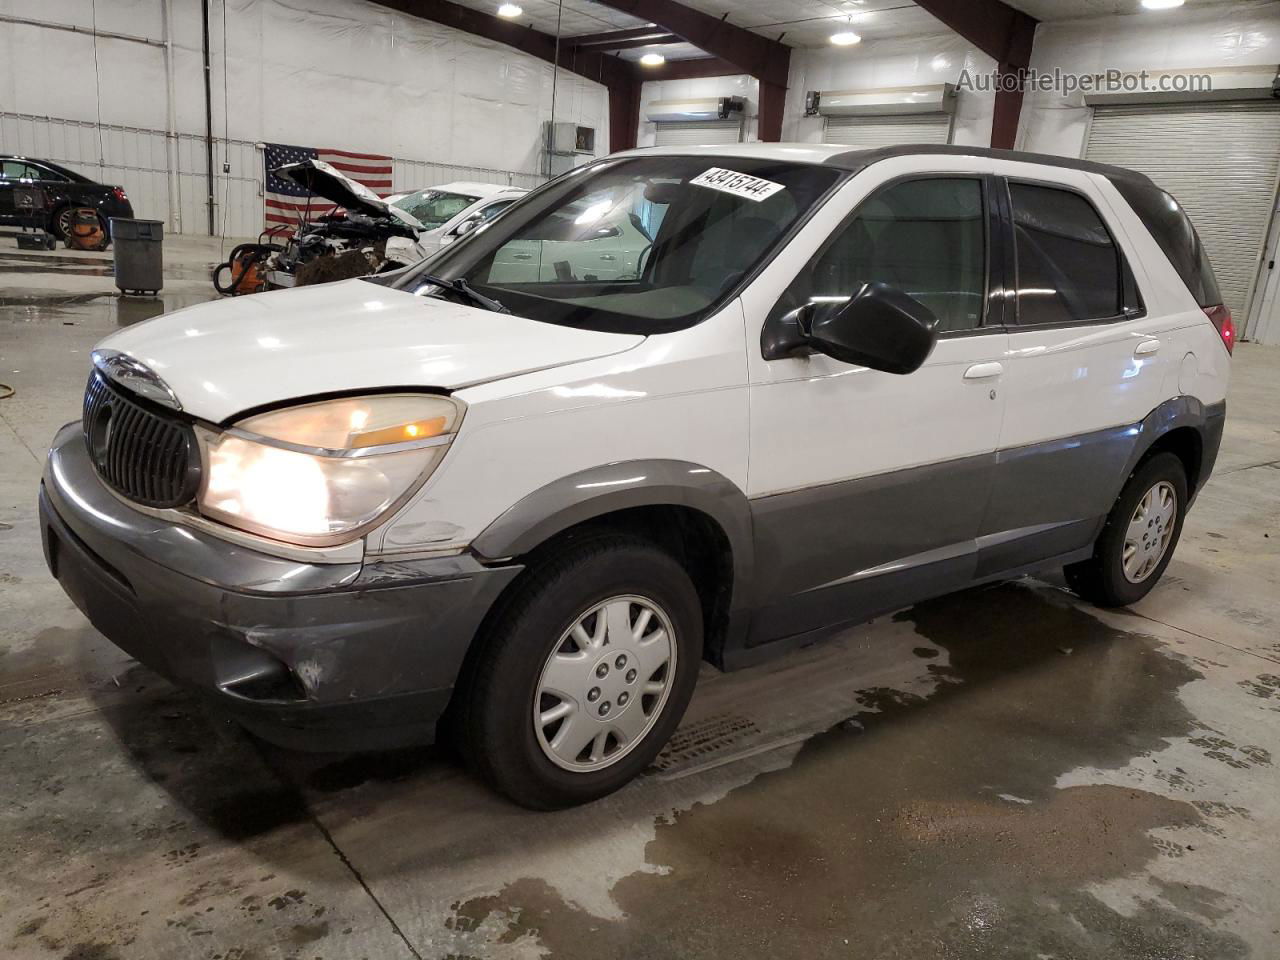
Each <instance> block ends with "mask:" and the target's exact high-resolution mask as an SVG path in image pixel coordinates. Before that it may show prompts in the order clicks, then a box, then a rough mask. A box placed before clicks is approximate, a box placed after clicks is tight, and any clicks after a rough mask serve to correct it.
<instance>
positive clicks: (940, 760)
mask: <svg viewBox="0 0 1280 960" xmlns="http://www.w3.org/2000/svg"><path fill="white" fill-rule="evenodd" d="M895 619H896V620H897V622H898V623H900V624H902V625H903V626H904V627H912V628H914V633H915V637H916V644H915V645H914V649H913V648H912V647H911V646H904V647H903V654H902V656H904V657H905V658H907V659H908V660H909V661H910V662H909V663H905V664H903V667H904V668H905V669H906V670H907V671H908V672H909V673H910V672H914V673H915V674H917V675H919V676H921V677H927V678H929V679H930V680H932V681H933V682H934V685H933V687H932V689H933V693H932V694H929V695H927V696H922V695H920V694H917V693H911V692H904V690H903V689H899V688H898V687H872V688H867V689H863V690H861V691H860V692H859V693H857V695H856V705H855V706H854V707H853V712H852V714H851V715H832V716H831V718H830V721H829V729H828V731H827V732H826V733H821V734H818V735H816V736H814V737H812V738H811V739H810V740H809V741H808V743H807V744H806V745H805V746H804V747H803V748H802V749H801V750H800V752H799V754H798V755H797V756H796V757H795V760H794V762H793V763H791V764H790V765H789V766H786V767H784V768H783V769H779V770H776V771H775V772H771V773H765V774H763V775H761V776H758V777H756V778H755V779H754V780H750V781H749V782H746V783H744V784H743V785H740V786H737V787H736V788H735V789H732V790H730V792H729V793H728V795H727V796H724V797H723V799H719V800H718V801H716V802H712V803H706V804H701V803H695V804H694V805H693V806H692V807H691V808H689V809H687V810H682V811H679V812H676V813H675V814H674V815H673V816H672V815H666V814H662V815H660V816H659V817H658V822H657V829H656V835H655V839H654V840H653V842H651V843H650V844H649V845H648V849H647V852H646V853H647V856H646V859H647V860H648V862H649V863H650V864H653V865H655V866H656V867H657V868H658V871H659V872H643V873H635V874H632V875H631V876H625V877H623V878H622V879H621V880H620V881H619V882H618V883H617V884H616V886H615V887H614V888H613V890H612V897H613V899H614V900H615V901H616V902H617V904H618V906H619V907H620V909H621V911H622V913H623V914H624V917H623V919H620V920H614V921H603V920H602V919H601V918H600V917H599V916H596V915H595V914H593V913H590V912H587V911H585V910H582V909H580V908H579V907H577V906H575V905H573V904H572V903H571V902H569V901H567V900H565V899H564V898H563V897H562V895H561V894H559V893H558V892H557V891H556V890H555V889H554V888H553V887H552V886H551V885H549V884H548V883H547V882H546V880H545V879H544V878H541V877H530V876H526V875H525V874H524V873H523V872H522V869H521V863H522V858H521V856H520V853H519V851H520V850H522V849H524V845H525V844H536V841H535V840H534V837H535V836H537V835H539V834H541V833H542V832H543V831H542V829H541V827H540V826H539V825H540V824H541V825H543V826H550V825H551V824H552V821H551V820H547V819H541V820H540V819H539V818H538V817H530V818H520V819H517V820H516V821H514V824H515V828H514V830H513V831H510V832H506V833H504V837H503V839H502V842H501V843H500V844H498V845H497V846H496V847H495V848H494V851H493V855H501V854H499V851H507V852H508V856H509V859H510V868H511V873H510V874H509V876H508V877H507V880H506V882H505V885H504V886H503V888H502V889H501V890H499V891H498V892H496V893H492V894H485V895H482V896H476V897H473V898H471V899H464V900H462V901H459V902H457V903H455V904H454V906H453V910H452V912H451V916H450V918H449V919H448V920H447V922H446V927H447V929H445V930H441V931H437V932H436V936H443V937H445V938H446V940H449V942H450V943H451V947H450V949H451V952H456V953H458V954H459V955H462V954H469V953H471V952H473V951H474V952H475V953H476V954H477V955H478V954H480V953H482V952H484V951H483V950H482V949H481V948H482V947H486V946H492V944H493V943H494V942H495V941H499V942H506V943H511V942H516V941H528V942H530V943H536V944H537V946H538V947H539V948H540V949H545V950H548V951H550V953H551V955H554V956H575V957H578V956H581V957H585V956H590V957H592V958H606V957H617V958H623V957H626V958H634V957H645V956H654V957H685V956H699V957H725V958H729V957H732V958H740V957H744V956H763V955H765V954H766V953H768V954H770V955H772V954H774V953H777V952H780V953H785V955H788V956H818V957H821V956H831V955H837V954H838V955H851V956H857V957H895V958H897V957H902V958H916V957H923V956H941V957H948V958H974V960H977V958H983V960H987V958H992V957H1010V958H1012V957H1018V958H1023V957H1033V956H1037V955H1041V956H1054V957H1064V958H1065V957H1079V958H1091V960H1092V958H1097V960H1102V958H1104V957H1105V958H1108V960H1109V958H1115V957H1140V958H1147V957H1169V958H1191V957H1209V956H1212V957H1216V958H1233V957H1243V956H1245V954H1246V951H1245V950H1244V947H1243V944H1242V943H1241V942H1240V941H1238V940H1236V939H1235V938H1234V937H1232V936H1231V935H1229V934H1225V933H1220V932H1215V931H1211V930H1210V929H1209V928H1208V926H1206V925H1201V924H1200V923H1198V922H1197V921H1196V920H1195V919H1194V918H1195V916H1203V917H1204V918H1205V919H1206V920H1208V919H1210V916H1209V913H1210V912H1211V910H1212V908H1213V905H1214V902H1215V900H1214V898H1215V896H1216V895H1215V893H1214V891H1211V890H1204V889H1196V890H1192V889H1190V888H1186V887H1180V888H1179V891H1178V895H1179V896H1181V897H1182V898H1183V899H1184V900H1185V899H1186V898H1187V897H1190V898H1191V901H1194V903H1193V904H1192V905H1193V906H1195V904H1200V906H1199V907H1197V908H1196V909H1183V910H1181V911H1180V912H1174V911H1171V910H1169V909H1168V908H1167V906H1166V905H1163V904H1158V903H1156V902H1154V901H1152V902H1148V903H1145V904H1143V906H1142V908H1141V910H1140V911H1139V912H1138V913H1137V914H1136V915H1133V916H1123V915H1121V914H1119V913H1116V912H1115V911H1113V910H1112V909H1110V908H1108V907H1107V906H1105V905H1104V904H1103V903H1102V902H1100V901H1099V900H1097V899H1095V898H1094V897H1092V896H1091V895H1089V894H1088V893H1086V892H1083V891H1084V890H1086V889H1087V888H1088V886H1089V885H1090V884H1093V883H1099V882H1103V881H1106V880H1109V879H1113V878H1116V877H1120V876H1124V875H1127V874H1131V873H1134V872H1135V871H1138V870H1140V869H1141V868H1142V867H1143V866H1144V865H1145V864H1147V863H1148V862H1149V861H1150V860H1151V859H1153V858H1154V857H1155V856H1156V855H1157V854H1158V853H1159V852H1160V849H1159V846H1158V843H1159V841H1157V840H1155V839H1154V838H1153V836H1152V834H1151V831H1152V830H1153V829H1156V828H1161V827H1196V826H1198V825H1200V824H1201V823H1202V814H1201V812H1200V811H1199V810H1198V809H1197V808H1196V807H1195V806H1193V805H1192V804H1190V803H1186V802H1181V801H1177V800H1171V799H1168V798H1166V797H1162V796H1159V795H1156V794H1153V793H1148V792H1145V791H1142V790H1137V789H1132V788H1128V787H1118V786H1108V785H1092V786H1076V787H1069V788H1066V789H1058V788H1057V787H1056V786H1055V783H1056V781H1057V778H1058V777H1059V776H1060V775H1062V774H1064V773H1066V772H1068V771H1071V770H1073V769H1077V768H1080V767H1082V766H1088V767H1093V768H1102V769H1107V768H1117V767H1121V766H1123V765H1125V764H1127V763H1128V762H1130V761H1131V760H1132V759H1133V758H1134V757H1138V756H1142V755H1144V754H1146V753H1148V752H1150V751H1154V750H1155V749H1157V748H1159V747H1160V746H1161V745H1163V744H1164V743H1166V742H1167V740H1168V738H1173V737H1186V736H1190V735H1192V734H1193V733H1194V731H1195V730H1196V729H1197V724H1196V722H1195V720H1194V718H1193V717H1192V716H1191V715H1190V714H1189V713H1188V711H1187V710H1186V708H1185V707H1184V706H1183V704H1182V703H1181V701H1180V700H1179V697H1178V690H1179V688H1181V687H1182V686H1183V685H1185V684H1187V683H1189V682H1191V681H1192V680H1195V679H1197V678H1198V677H1199V676H1200V674H1199V673H1198V672H1197V671H1196V670H1195V669H1194V668H1193V667H1191V666H1189V665H1187V664H1186V663H1184V662H1183V661H1182V660H1180V659H1176V658H1173V657H1170V656H1169V655H1168V654H1167V653H1166V652H1162V650H1161V647H1160V644H1158V643H1157V642H1155V641H1154V640H1151V639H1150V638H1147V637H1144V636H1142V635H1141V634H1137V633H1127V632H1123V631H1121V630H1117V629H1113V628H1111V627H1108V626H1106V625H1104V624H1103V623H1102V622H1100V621H1099V620H1098V619H1096V618H1095V617H1094V616H1092V615H1091V614H1090V613H1088V612H1085V611H1083V610H1081V609H1079V608H1078V607H1077V606H1076V605H1075V604H1074V603H1073V602H1072V601H1071V600H1070V599H1069V598H1067V597H1066V596H1065V595H1063V594H1061V593H1060V592H1058V591H1056V590H1052V589H1049V588H1044V587H1039V588H1032V587H1030V586H1027V585H1023V584H1010V585H1003V586H998V587H991V588H984V589H977V590H972V591H969V592H966V593H963V594H958V595H956V596H952V597H946V598H943V599H940V600H937V601H932V602H930V603H926V604H921V605H919V606H917V607H915V608H912V609H910V610H908V611H905V612H904V613H902V614H899V615H898V617H897V618H895ZM1029 624H1035V629H1034V630H1029V629H1028V625H1029ZM831 666H832V668H833V669H836V668H838V662H837V663H833V664H832V665H831ZM718 682H719V683H720V684H722V685H733V684H735V683H740V684H743V685H750V686H751V689H752V690H754V691H756V692H759V691H761V690H762V689H766V690H767V688H762V687H761V686H760V685H759V683H758V678H755V677H753V676H752V671H744V672H743V673H740V674H732V675H729V676H727V677H724V678H721V679H720V680H719V681H718ZM122 687H123V689H125V690H132V691H133V693H132V694H128V695H125V696H123V697H122V696H120V695H119V691H118V690H116V689H111V688H104V689H105V690H106V691H107V693H108V695H109V699H110V701H111V705H110V706H108V705H106V704H105V703H104V706H103V709H102V715H103V716H104V718H105V719H106V720H107V721H108V723H109V724H110V725H111V727H112V729H113V730H114V733H115V735H116V737H117V738H118V740H119V743H120V744H121V746H122V747H124V749H125V751H126V753H127V755H128V756H130V757H131V758H132V760H133V763H134V764H135V766H136V767H137V769H139V770H140V771H142V772H143V773H145V775H146V776H147V778H148V779H149V780H150V781H151V782H153V783H155V784H158V785H160V786H162V787H163V788H164V790H165V791H166V792H168V793H169V794H170V796H171V797H172V798H173V799H174V800H175V801H176V802H177V803H178V805H179V806H180V807H181V808H183V809H185V810H187V811H189V812H190V813H193V814H195V815H196V816H197V817H199V819H200V820H201V821H203V822H204V823H205V824H206V825H207V826H208V827H211V828H212V829H214V830H215V831H216V832H217V833H218V834H219V835H221V836H223V837H225V838H227V839H229V840H232V841H235V842H237V843H243V842H246V841H250V840H252V839H253V838H255V837H261V838H264V839H265V838H268V837H270V836H271V835H272V834H273V833H274V832H276V831H278V830H281V829H283V828H286V827H288V826H290V825H297V824H301V823H304V822H306V821H308V820H309V819H310V818H311V816H312V815H313V814H312V813H311V808H312V806H313V805H314V804H315V803H318V802H321V798H323V804H324V808H325V810H326V813H327V816H328V817H337V818H338V819H343V818H345V817H346V816H347V814H345V813H343V812H342V810H343V808H344V806H350V807H352V815H355V816H360V814H358V813H355V811H364V812H365V815H368V814H369V813H370V812H371V811H373V810H376V809H378V808H379V805H380V803H381V802H383V801H380V800H379V794H387V797H388V798H389V797H395V798H398V800H399V801H400V802H405V801H406V800H411V802H412V804H413V806H414V808H415V809H421V810H423V811H424V812H425V811H431V810H439V809H441V808H444V809H447V808H448V807H449V806H450V800H449V798H448V794H449V793H451V792H454V793H456V791H457V790H458V789H459V779H458V777H457V776H456V774H454V773H450V774H449V775H448V776H446V777H445V778H444V781H443V782H442V781H441V768H442V767H446V768H448V767H451V761H449V760H448V759H447V757H446V756H445V754H443V753H442V752H441V751H439V750H435V749H424V750H417V751H403V752H400V753H396V754H389V755H388V754H374V755H360V756H350V757H328V758H323V757H317V758H315V760H314V761H311V760H308V759H306V758H299V757H297V756H296V755H285V754H281V753H280V752H278V751H274V750H273V749H272V748H267V747H263V746H261V745H257V744H256V743H255V742H254V741H252V740H250V739H249V738H247V737H246V736H244V735H242V734H240V733H239V732H238V731H237V730H236V729H235V728H234V727H233V726H232V725H231V724H229V723H224V722H222V721H220V720H219V719H218V718H217V715H216V714H210V713H208V712H206V711H205V710H204V709H203V708H202V706H201V704H200V703H199V701H198V700H196V699H195V698H193V697H192V696H190V695H189V694H187V693H185V692H182V691H178V690H174V689H173V688H171V687H169V686H168V685H167V684H164V683H163V682H161V681H159V680H157V679H156V678H155V677H154V676H153V675H151V674H150V673H149V671H147V670H145V668H141V667H134V668H132V669H131V670H130V671H129V672H128V673H127V674H126V675H125V676H124V677H123V683H122ZM924 689H927V687H926V688H924ZM813 693H814V696H815V697H822V696H823V695H824V691H822V690H815V691H813ZM719 694H720V696H726V695H727V696H732V691H731V690H730V691H726V690H724V689H721V690H720V691H719ZM765 695H767V692H766V694H765ZM845 713H848V711H847V710H846V711H845ZM695 776H696V775H695ZM462 787H463V789H465V790H467V791H470V790H472V789H473V788H474V789H476V790H479V789H481V788H478V787H475V785H474V784H472V783H470V782H469V781H467V780H466V779H465V778H464V779H463V781H462ZM660 789H661V785H660V783H659V781H657V780H655V779H653V778H646V779H645V780H642V781H641V782H640V783H638V784H637V785H634V786H633V787H631V788H629V789H628V790H627V791H624V792H623V794H621V795H619V798H618V799H617V800H615V801H610V803H612V804H614V805H615V806H616V807H617V808H618V809H619V810H620V811H622V810H627V811H629V813H628V814H626V815H628V816H629V815H633V814H635V813H637V812H638V811H637V810H636V809H635V808H636V807H637V806H639V807H641V808H643V807H644V805H645V803H646V802H647V801H646V793H650V794H652V793H654V792H655V791H658V790H660ZM387 802H390V801H389V800H387ZM453 802H456V798H454V801H453ZM477 815H479V814H477ZM619 815H623V814H622V813H621V812H620V814H619ZM552 816H553V818H555V819H558V820H562V819H565V818H573V817H574V816H575V813H573V812H567V813H564V814H557V815H552ZM1099 825H1102V826H1103V829H1102V830H1101V831H1100V830H1099ZM435 830H436V828H435V826H433V820H432V818H431V817H429V816H427V817H424V818H423V819H422V820H421V821H420V823H419V824H418V826H417V827H416V828H415V835H414V836H401V837H400V838H399V840H398V841H397V843H398V846H399V849H401V850H402V851H403V852H404V856H405V857H406V858H407V859H408V861H409V862H413V861H414V860H416V859H418V858H422V859H423V861H424V862H425V861H426V860H430V862H436V860H437V859H438V855H439V852H440V849H441V848H443V849H449V848H450V847H451V846H452V844H451V843H450V842H449V840H448V838H446V837H442V836H437V835H436V833H435ZM522 831H526V832H527V831H532V832H531V833H529V836H528V837H524V836H522ZM453 842H454V843H456V842H458V838H456V837H455V838H454V840H453ZM415 849H417V850H418V851H419V852H418V853H417V854H415V853H414V850H415ZM346 854H347V855H348V856H350V857H351V858H352V859H353V860H355V861H357V862H358V860H359V858H360V857H361V855H362V852H361V851H360V850H359V849H358V848H355V849H350V848H349V849H347V851H346ZM473 855H477V856H478V855H479V854H477V853H475V852H474V851H473ZM441 868H442V869H449V868H448V867H444V866H443V865H441ZM460 869H465V867H460ZM1189 902H1190V901H1189ZM673 904H679V905H680V908H679V909H678V910H673V908H672V905H673ZM424 906H425V905H424ZM455 941H456V942H455ZM784 943H785V947H783V945H784ZM455 948H456V949H455Z"/></svg>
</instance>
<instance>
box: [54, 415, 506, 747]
mask: <svg viewBox="0 0 1280 960" xmlns="http://www.w3.org/2000/svg"><path fill="white" fill-rule="evenodd" d="M40 515H41V528H42V535H43V538H44V544H45V556H46V560H47V562H48V564H49V568H50V570H51V571H52V572H53V574H54V575H55V576H56V577H57V578H58V580H59V582H60V583H61V585H62V587H63V589H64V590H65V591H66V592H67V594H68V595H69V596H70V597H71V599H72V600H73V601H74V602H75V604H76V605H77V606H78V607H79V608H80V609H81V610H82V611H83V612H84V614H85V615H86V616H87V617H88V618H89V620H90V621H91V622H92V623H93V625H94V626H95V627H96V628H97V629H98V630H99V631H100V632H101V633H102V634H103V635H104V636H106V637H107V639H109V640H111V641H112V642H113V643H114V644H116V645H117V646H119V647H120V648H121V649H123V650H124V651H125V652H127V653H129V654H130V655H131V656H133V657H135V658H136V659H138V660H139V661H141V662H143V663H145V664H146V665H147V666H149V667H151V668H152V669H154V670H156V671H157V672H158V673H160V674H162V675H163V676H165V677H167V678H168V679H170V680H172V681H174V682H176V683H178V684H180V685H183V686H187V687H190V688H193V689H196V690H198V691H202V692H204V693H206V694H207V695H209V696H210V697H212V698H214V699H215V700H217V701H218V702H219V703H220V704H221V706H222V708H223V709H224V710H225V711H227V712H229V713H231V714H232V715H234V716H235V717H236V718H237V719H239V720H241V721H242V722H243V723H244V724H245V725H246V726H247V727H249V728H250V729H251V730H253V731H254V732H256V733H258V734H260V735H262V736H263V737H264V738H265V739H269V740H272V741H275V742H277V743H281V744H284V745H286V746H292V747H301V748H316V749H326V750H339V749H358V748H366V747H391V746H399V745H402V744H406V743H421V742H425V741H429V740H430V739H431V738H432V736H433V735H434V727H435V722H436V720H437V719H438V718H439V716H440V714H441V713H442V712H443V710H444V708H445V707H446V705H447V704H448V702H449V698H450V695H451V692H452V688H453V684H454V681H455V680H456V678H457V675H458V673H459V671H460V669H461V666H462V662H463V659H464V657H465V655H466V652H467V649H468V648H469V646H470V644H471V641H472V638H473V637H474V636H475V633H476V631H477V629H478V628H479V625H480V623H481V621H482V619H483V617H484V615H485V614H486V613H487V612H488V610H489V608H490V606H492V604H493V602H494V600H496V598H497V597H498V595H499V594H500V593H501V592H502V590H503V589H504V588H505V587H506V585H507V584H508V583H510V582H511V580H512V579H514V577H515V576H516V575H517V574H518V573H519V571H520V569H521V568H520V567H519V566H515V565H509V566H504V567H499V568H489V567H485V566H482V565H481V564H479V563H478V562H476V561H475V560H474V558H471V557H468V556H459V557H448V558H440V559H435V560H426V561H415V562H407V563H389V564H368V565H364V566H361V565H359V564H346V565H343V564H305V563H299V562H296V561H289V560H281V559H280V558H277V557H272V556H268V555H265V554H259V553H255V552H254V551H250V550H246V549H245V548H243V547H239V546H236V545H234V544H231V543H228V542H226V541H224V540H221V539H219V538H216V537H212V536H208V535H206V534H203V533H201V532H200V531H198V530H194V529H191V528H189V527H186V526H180V525H178V524H174V523H171V522H168V521H165V520H160V519H157V518H155V517H153V516H150V515H147V514H143V513H141V512H139V511H136V510H133V509H131V508H130V507H129V506H127V505H126V504H124V503H122V502H121V501H120V500H118V499H117V498H116V497H115V496H114V495H113V494H111V493H109V492H108V491H107V490H106V488H105V487H103V485H102V484H101V482H100V481H99V480H98V478H97V476H96V474H95V473H94V471H93V467H92V464H91V463H90V461H89V458H88V456H87V453H86V452H85V447H84V442H83V439H82V437H81V434H80V430H79V426H78V425H69V426H68V427H67V428H64V429H63V430H62V431H61V432H60V433H59V434H58V437H57V438H56V439H55V441H54V446H53V449H52V450H51V452H50V463H49V468H48V469H47V470H46V474H45V480H44V483H43V484H42V485H41V490H40ZM179 531H180V532H179ZM174 541H177V542H180V543H182V544H185V549H183V550H181V551H178V550H172V551H171V550H169V549H167V548H168V546H169V545H170V544H173V545H175V546H176V543H175V542H174Z"/></svg>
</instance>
